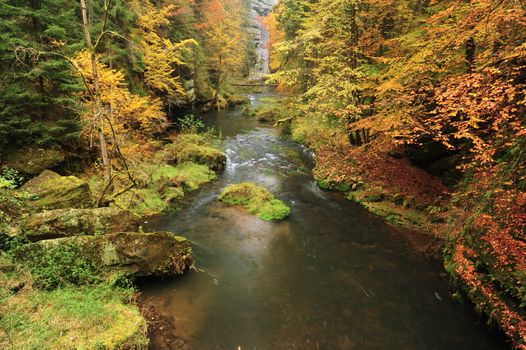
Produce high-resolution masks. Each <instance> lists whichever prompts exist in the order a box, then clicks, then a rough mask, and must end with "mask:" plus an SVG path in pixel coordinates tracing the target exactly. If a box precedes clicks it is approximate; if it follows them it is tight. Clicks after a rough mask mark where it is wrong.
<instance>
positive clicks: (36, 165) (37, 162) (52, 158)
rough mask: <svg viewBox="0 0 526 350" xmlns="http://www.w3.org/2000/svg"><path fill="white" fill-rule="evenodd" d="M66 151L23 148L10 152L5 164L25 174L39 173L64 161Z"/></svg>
mask: <svg viewBox="0 0 526 350" xmlns="http://www.w3.org/2000/svg"><path fill="white" fill-rule="evenodd" d="M64 159H65V156H64V153H63V152H62V151H60V150H57V149H42V148H22V149H19V150H17V151H14V152H10V153H9V154H8V155H7V157H6V159H5V161H4V162H3V165H4V166H6V167H8V168H11V169H15V170H17V171H19V172H21V173H23V174H27V175H38V174H40V173H41V172H43V171H44V170H46V169H51V168H54V167H56V166H57V165H59V164H60V163H62V162H63V161H64Z"/></svg>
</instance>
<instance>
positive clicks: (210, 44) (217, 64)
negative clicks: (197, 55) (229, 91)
mask: <svg viewBox="0 0 526 350" xmlns="http://www.w3.org/2000/svg"><path fill="white" fill-rule="evenodd" d="M245 11H246V8H245V6H244V2H243V1H242V0H232V1H225V0H209V1H206V2H205V3H204V4H203V6H202V7H201V14H202V22H201V23H199V25H198V28H199V29H200V31H201V32H202V34H203V37H204V39H205V44H204V45H205V49H206V51H207V52H208V53H209V55H210V57H209V59H208V65H209V71H210V76H211V80H212V85H213V88H214V98H213V99H214V102H215V103H216V106H217V107H218V108H221V105H222V103H221V99H222V96H221V94H222V92H223V90H224V88H225V85H226V84H227V83H228V79H229V78H231V77H235V76H237V75H239V72H241V71H242V70H243V66H244V64H245V62H246V51H245V48H246V46H247V45H246V44H245V42H246V40H247V39H246V34H245V31H244V30H243V16H242V14H243V13H245Z"/></svg>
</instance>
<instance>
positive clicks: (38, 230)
mask: <svg viewBox="0 0 526 350" xmlns="http://www.w3.org/2000/svg"><path fill="white" fill-rule="evenodd" d="M136 221H137V220H136V218H135V217H134V215H133V214H131V213H130V212H128V211H125V210H121V209H119V208H96V209H55V210H46V211H43V212H41V213H38V214H33V215H31V216H30V217H29V218H27V220H26V221H25V223H24V225H23V231H24V234H25V235H26V236H27V238H29V240H31V241H40V240H43V239H50V238H61V237H71V236H78V235H100V234H108V233H113V232H126V231H130V230H134V229H135V228H136V227H135V226H136Z"/></svg>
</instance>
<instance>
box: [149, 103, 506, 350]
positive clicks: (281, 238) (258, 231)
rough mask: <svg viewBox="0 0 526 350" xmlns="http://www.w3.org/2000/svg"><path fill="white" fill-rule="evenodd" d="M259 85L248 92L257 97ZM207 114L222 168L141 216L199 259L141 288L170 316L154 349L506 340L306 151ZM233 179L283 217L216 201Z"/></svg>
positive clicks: (236, 120) (274, 134)
mask: <svg viewBox="0 0 526 350" xmlns="http://www.w3.org/2000/svg"><path fill="white" fill-rule="evenodd" d="M268 94H269V93H263V94H255V95H250V98H251V99H252V103H253V104H254V105H257V104H258V103H259V98H261V97H262V96H267V95H268ZM270 94H272V93H270ZM204 119H205V121H206V123H207V125H209V126H214V127H216V128H218V129H220V130H222V132H223V135H224V137H225V151H226V153H227V155H228V166H227V168H226V170H225V171H224V173H223V174H222V175H220V176H219V179H218V181H216V182H215V183H213V184H211V185H208V186H205V187H204V188H202V189H201V190H199V191H197V192H196V193H194V194H192V195H191V196H189V197H188V199H187V204H185V205H184V209H183V210H181V211H179V212H177V213H175V214H170V215H166V216H163V217H161V218H158V219H157V220H154V221H153V222H151V223H150V226H149V228H148V229H150V230H168V231H173V232H176V233H178V234H182V235H185V236H187V237H188V238H189V239H190V240H191V241H192V243H193V247H194V253H195V259H196V261H197V267H198V269H199V270H198V271H191V272H189V273H187V274H186V275H184V276H183V277H180V278H175V279H169V280H165V281H159V282H149V283H145V284H143V285H142V286H141V291H142V293H143V295H144V296H145V297H146V298H147V299H148V300H150V302H151V303H152V304H153V305H155V306H156V307H157V309H158V310H160V312H162V313H164V314H166V315H171V316H173V317H175V327H176V329H175V332H174V333H173V339H156V340H154V344H155V345H154V348H159V349H163V348H174V349H233V350H238V349H242V350H245V349H246V350H263V349H341V350H347V349H477V350H483V349H505V348H506V345H505V343H504V341H503V340H502V338H501V337H500V336H498V335H495V334H493V333H492V332H490V331H489V330H488V328H487V326H486V325H485V324H484V321H481V320H479V319H478V317H477V316H476V315H475V313H474V312H473V311H472V310H471V308H469V307H468V306H464V305H461V304H458V303H456V302H454V301H452V300H451V299H450V298H449V296H448V295H449V293H448V277H447V276H446V274H445V273H444V271H443V269H442V268H441V266H440V264H439V263H437V261H435V260H433V259H429V258H426V257H425V256H424V255H423V254H422V253H421V252H419V251H418V250H415V249H414V248H413V246H412V245H410V244H408V240H407V239H405V238H404V237H410V236H411V235H414V234H413V233H409V232H403V231H401V230H399V229H396V228H394V227H392V226H390V225H388V224H387V223H385V222H384V221H383V220H382V219H380V218H378V217H375V216H373V215H372V214H370V213H368V212H367V211H366V210H364V209H363V208H362V207H360V206H359V205H357V204H355V203H352V202H350V201H347V200H345V199H344V198H343V197H342V196H341V195H340V194H337V193H331V192H324V191H321V190H320V189H319V188H317V187H316V184H315V182H314V180H313V177H312V174H311V171H310V169H311V164H310V163H311V161H310V158H309V156H308V152H307V151H306V150H305V149H303V148H302V147H300V146H299V145H297V144H295V143H293V142H292V141H291V140H290V138H289V137H288V136H286V135H283V134H282V133H281V132H280V130H279V129H276V128H272V127H269V126H266V125H262V124H259V123H258V122H257V121H255V120H252V119H249V118H247V117H244V116H243V115H242V112H241V109H239V108H238V109H233V110H227V111H221V112H212V113H209V114H207V115H206V116H205V117H204ZM242 181H253V182H257V183H258V184H261V185H264V186H266V187H267V188H269V189H270V190H271V191H273V192H274V193H276V194H277V195H278V197H279V198H280V199H282V200H283V201H285V202H286V203H287V204H288V205H289V206H290V207H291V208H292V215H291V216H290V218H289V219H287V220H285V221H283V222H280V223H270V222H264V221H261V220H259V219H258V218H256V217H255V216H251V215H249V214H247V213H246V212H244V211H243V210H242V209H239V208H232V207H228V206H226V205H224V204H221V203H218V202H217V201H216V197H217V195H218V194H219V192H220V191H221V190H222V189H223V188H224V187H225V186H227V185H228V184H232V183H237V182H242ZM163 342H164V343H165V345H164V346H163ZM166 344H171V345H169V346H166Z"/></svg>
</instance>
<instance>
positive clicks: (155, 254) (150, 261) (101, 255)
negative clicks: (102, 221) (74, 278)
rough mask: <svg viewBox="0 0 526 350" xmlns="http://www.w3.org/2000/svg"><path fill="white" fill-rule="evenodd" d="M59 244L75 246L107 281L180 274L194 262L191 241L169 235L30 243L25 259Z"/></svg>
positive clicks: (24, 250) (126, 234) (119, 234)
mask: <svg viewBox="0 0 526 350" xmlns="http://www.w3.org/2000/svg"><path fill="white" fill-rule="evenodd" d="M61 244H75V245H77V246H78V248H79V253H78V254H80V255H81V256H82V257H84V258H86V259H88V260H90V261H92V262H93V264H94V265H95V266H96V267H97V268H98V269H99V270H100V272H101V274H102V275H104V276H105V277H106V278H108V279H112V278H115V277H118V276H122V275H126V276H131V277H144V276H161V275H166V276H170V275H180V274H182V273H184V272H185V271H186V270H187V269H188V268H189V267H190V266H191V265H192V262H193V258H192V249H191V246H190V242H189V241H188V240H187V239H185V238H183V237H180V236H176V235H175V234H173V233H170V232H155V233H137V232H117V233H110V234H107V235H102V236H76V237H66V238H57V239H50V240H45V241H40V242H37V243H30V244H27V245H25V246H23V247H22V249H21V250H20V252H19V253H18V254H19V255H18V258H19V259H24V258H25V257H27V256H31V255H33V254H39V252H45V250H46V249H53V248H55V247H57V245H61Z"/></svg>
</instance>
